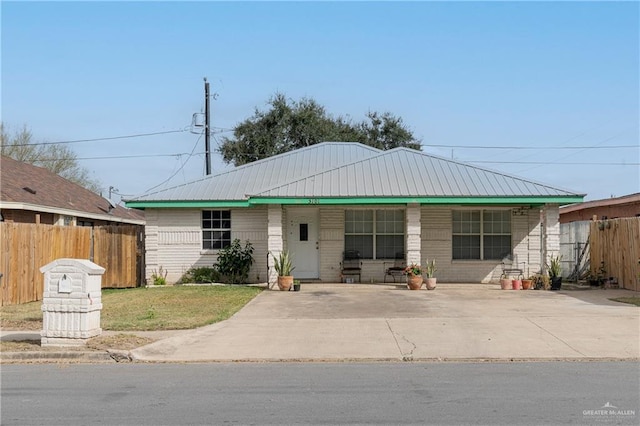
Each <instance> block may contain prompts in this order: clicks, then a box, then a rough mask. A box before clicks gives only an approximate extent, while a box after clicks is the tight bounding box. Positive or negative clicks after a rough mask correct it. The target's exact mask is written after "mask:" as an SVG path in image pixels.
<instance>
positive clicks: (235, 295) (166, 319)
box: [0, 285, 262, 331]
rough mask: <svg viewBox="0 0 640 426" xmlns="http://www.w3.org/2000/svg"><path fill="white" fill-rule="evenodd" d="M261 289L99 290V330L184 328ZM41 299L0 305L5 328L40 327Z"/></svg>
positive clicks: (208, 320)
mask: <svg viewBox="0 0 640 426" xmlns="http://www.w3.org/2000/svg"><path fill="white" fill-rule="evenodd" d="M261 291H262V289H261V288H257V287H247V286H238V285H229V286H169V287H161V288H132V289H109V290H103V291H102V311H101V313H100V325H101V327H102V329H103V330H113V331H154V330H186V329H191V328H196V327H201V326H203V325H208V324H213V323H216V322H219V321H224V320H225V319H227V318H229V317H231V316H232V315H233V314H235V313H236V312H238V311H239V310H240V309H241V308H242V307H243V306H244V305H246V304H247V303H248V302H249V301H250V300H251V299H253V298H254V297H256V296H257V295H258V293H260V292H261ZM41 306H42V302H32V303H26V304H22V305H11V306H3V307H1V308H0V327H2V328H3V329H5V330H41V329H42V311H41V309H40V307H41Z"/></svg>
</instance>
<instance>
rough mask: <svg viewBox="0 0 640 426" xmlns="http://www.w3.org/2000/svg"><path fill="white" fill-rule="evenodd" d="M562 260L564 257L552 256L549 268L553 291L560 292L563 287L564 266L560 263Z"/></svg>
mask: <svg viewBox="0 0 640 426" xmlns="http://www.w3.org/2000/svg"><path fill="white" fill-rule="evenodd" d="M561 260H562V256H560V255H558V256H550V257H549V264H548V265H547V268H548V269H549V276H550V277H551V290H560V288H561V287H562V265H561V263H560V261H561Z"/></svg>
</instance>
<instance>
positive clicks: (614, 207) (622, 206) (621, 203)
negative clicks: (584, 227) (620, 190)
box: [560, 192, 640, 223]
mask: <svg viewBox="0 0 640 426" xmlns="http://www.w3.org/2000/svg"><path fill="white" fill-rule="evenodd" d="M594 216H595V217H596V219H598V220H602V219H618V218H621V217H640V192H639V193H636V194H630V195H625V196H623V197H615V198H613V197H612V198H605V199H603V200H593V201H585V202H584V203H578V204H572V205H569V206H563V207H561V208H560V223H569V222H579V221H588V220H592V219H593V217H594Z"/></svg>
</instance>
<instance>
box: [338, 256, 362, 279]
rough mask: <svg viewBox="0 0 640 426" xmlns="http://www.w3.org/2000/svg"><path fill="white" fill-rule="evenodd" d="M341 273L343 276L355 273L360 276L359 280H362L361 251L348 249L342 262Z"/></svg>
mask: <svg viewBox="0 0 640 426" xmlns="http://www.w3.org/2000/svg"><path fill="white" fill-rule="evenodd" d="M340 274H341V276H342V277H344V278H346V277H347V276H350V275H353V276H356V275H357V276H358V282H361V281H362V278H361V277H362V260H361V256H360V252H359V251H357V250H346V251H345V252H344V253H343V256H342V262H341V263H340Z"/></svg>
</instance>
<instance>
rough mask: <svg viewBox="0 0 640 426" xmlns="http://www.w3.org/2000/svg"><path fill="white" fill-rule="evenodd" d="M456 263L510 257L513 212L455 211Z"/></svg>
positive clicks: (454, 240) (454, 256) (454, 238)
mask: <svg viewBox="0 0 640 426" xmlns="http://www.w3.org/2000/svg"><path fill="white" fill-rule="evenodd" d="M452 229H453V232H452V233H453V244H452V245H453V253H452V257H453V259H479V260H489V259H498V260H499V259H503V258H504V257H505V256H507V255H509V254H511V210H454V211H453V223H452Z"/></svg>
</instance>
